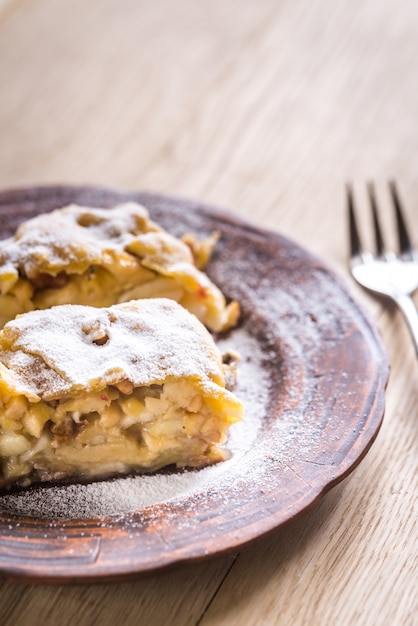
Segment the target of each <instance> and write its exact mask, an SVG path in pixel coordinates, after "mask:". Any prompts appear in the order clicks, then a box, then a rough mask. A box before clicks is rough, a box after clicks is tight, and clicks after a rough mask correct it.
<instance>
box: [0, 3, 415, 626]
mask: <svg viewBox="0 0 418 626" xmlns="http://www.w3.org/2000/svg"><path fill="white" fill-rule="evenodd" d="M417 59H418V3H417V2H415V1H414V0H411V1H410V2H404V3H399V2H396V1H395V0H370V1H368V2H366V1H361V0H319V1H318V2H308V1H307V0H292V1H289V0H258V1H257V2H253V1H251V0H241V1H239V0H200V1H198V2H196V1H194V0H141V1H140V2H138V1H137V0H101V1H99V0H89V1H88V2H85V1H83V0H55V1H52V0H0V136H1V141H0V188H2V189H5V188H9V187H17V186H22V185H28V184H40V183H45V184H48V183H61V182H63V183H77V184H78V183H93V184H95V183H97V184H105V185H110V186H117V187H123V188H132V189H148V190H156V191H160V192H168V193H172V194H176V195H182V196H187V197H191V198H199V199H201V200H202V201H205V202H208V203H213V204H215V205H219V206H220V207H225V208H228V209H230V210H232V211H234V212H236V213H237V214H238V215H241V216H243V217H248V218H251V219H252V220H253V221H255V222H257V223H258V224H261V225H263V226H265V227H268V228H271V229H275V230H279V231H281V232H282V233H284V234H286V235H288V236H290V237H291V238H292V239H294V240H296V241H297V242H298V243H300V244H302V245H304V246H306V247H308V248H309V249H310V250H312V251H313V252H315V253H317V254H319V255H320V256H321V257H323V258H325V259H326V260H327V261H328V262H329V264H330V265H332V266H333V267H334V268H335V269H336V270H337V271H338V272H339V273H340V274H341V275H342V276H343V277H345V279H346V281H347V285H348V286H349V288H350V289H351V290H352V291H353V292H354V293H355V294H356V295H357V297H358V298H359V299H361V300H362V301H363V302H364V303H365V304H366V306H369V307H370V309H371V310H372V311H373V312H374V314H375V315H376V317H377V319H378V324H379V326H380V328H381V331H382V334H383V337H384V340H385V342H386V345H387V348H388V352H389V356H390V360H391V366H392V373H391V378H390V382H389V386H388V390H387V410H386V418H385V421H384V424H383V426H382V429H381V431H380V434H379V436H378V438H377V441H376V443H375V444H374V445H373V447H372V449H371V451H370V453H369V454H368V455H367V457H366V458H365V459H364V461H363V462H362V463H361V465H360V466H359V467H358V468H357V469H356V470H355V472H354V473H353V474H352V475H351V476H350V477H349V478H348V479H346V480H345V481H344V482H343V483H342V484H340V485H339V486H337V487H336V488H335V489H333V490H332V491H331V492H330V493H329V494H328V495H327V496H326V497H325V498H324V499H323V500H322V502H321V503H320V504H319V505H318V506H317V507H316V508H315V509H314V510H313V511H311V512H310V513H309V514H307V515H306V516H304V517H303V518H302V519H300V520H299V521H297V522H296V523H295V524H293V525H291V526H289V527H287V528H286V529H284V530H282V531H280V532H278V533H275V534H273V535H271V536H269V537H266V538H263V539H261V540H260V542H259V543H258V544H255V545H254V546H252V547H250V548H248V549H246V550H243V551H242V552H241V553H239V554H237V555H232V556H228V557H224V558H220V559H216V560H214V561H209V562H206V563H201V564H199V565H198V566H194V567H193V568H190V567H184V568H182V569H180V570H178V571H175V572H170V573H165V574H161V575H155V576H153V577H150V578H149V579H141V580H136V581H133V582H129V583H123V584H122V583H120V584H112V585H91V586H76V585H69V586H66V587H60V586H56V587H54V586H45V585H41V586H20V585H13V584H8V583H5V582H3V583H0V616H1V617H0V622H1V624H2V625H3V626H20V625H27V624H32V623H34V624H35V623H39V624H41V623H42V624H44V625H49V624H62V625H65V624H74V623H76V624H78V625H79V626H86V625H89V626H90V625H96V624H100V625H102V626H107V625H113V624H115V623H118V624H124V625H125V626H130V625H133V624H135V625H137V624H144V625H145V624H146V625H147V626H148V625H150V626H154V625H155V626H159V625H166V624H167V625H180V626H183V625H184V626H188V625H199V626H220V625H221V624H222V625H223V624H228V626H234V625H237V626H238V625H242V624H245V625H246V626H251V625H257V626H258V625H270V624H272V625H273V624H277V625H282V624H283V625H286V626H287V625H288V624H292V625H293V626H300V625H305V624H306V625H308V624H309V625H310V626H316V625H318V626H323V625H328V624H329V625H337V626H339V625H343V626H345V625H351V624H353V625H356V626H357V625H363V624H364V625H368V626H375V625H380V624H381V625H386V624H391V625H392V624H393V625H399V626H404V625H405V626H412V625H415V624H418V605H417V588H418V576H417V565H418V563H417V548H418V542H417V524H416V513H417V511H416V499H417V486H418V485H417V475H418V472H417V469H418V468H417V448H418V440H417V431H418V429H417V424H418V409H417V405H418V384H417V383H418V363H417V360H416V358H415V355H414V353H413V350H412V347H411V344H410V342H409V338H408V336H407V333H406V330H405V327H404V325H403V322H402V320H401V319H400V316H399V315H398V313H396V312H395V311H393V310H389V309H384V308H383V307H382V306H381V305H380V304H379V303H377V302H375V301H372V300H371V299H369V298H368V297H367V296H366V295H365V294H363V293H362V292H361V291H360V290H359V289H358V288H357V287H356V286H355V285H354V284H353V283H352V282H351V280H350V278H349V276H348V273H347V270H346V254H347V246H346V239H347V238H346V232H345V228H346V215H345V204H344V183H345V181H346V180H348V179H349V180H353V181H354V182H355V183H356V191H357V193H358V197H359V202H360V201H361V203H362V205H363V206H364V209H363V211H364V212H366V211H365V209H366V201H365V194H364V188H363V183H364V181H365V180H368V179H370V178H374V179H375V180H376V181H377V182H378V191H379V194H380V195H379V198H380V199H381V201H382V204H383V205H385V207H386V209H387V223H388V224H389V223H390V217H389V215H388V214H389V204H388V202H387V199H386V193H385V192H386V188H385V185H384V183H385V180H386V179H387V178H392V177H394V178H396V179H397V181H398V183H399V187H400V191H401V194H402V197H403V199H404V202H405V205H406V206H407V209H408V214H409V218H410V223H411V225H412V226H413V227H414V229H415V239H416V240H417V238H418V223H417V218H418V74H417Z"/></svg>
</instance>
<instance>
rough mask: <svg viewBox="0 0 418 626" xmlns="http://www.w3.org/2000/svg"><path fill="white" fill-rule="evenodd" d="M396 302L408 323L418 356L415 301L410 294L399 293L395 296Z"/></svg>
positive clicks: (417, 321) (417, 312)
mask: <svg viewBox="0 0 418 626" xmlns="http://www.w3.org/2000/svg"><path fill="white" fill-rule="evenodd" d="M395 302H396V304H397V305H398V306H399V308H400V310H401V311H402V313H403V316H404V318H405V320H406V323H407V324H408V328H409V332H410V333H411V337H412V341H413V343H414V347H415V352H416V354H417V356H418V311H417V308H416V306H415V303H414V301H413V300H412V298H411V297H410V296H405V295H398V296H397V297H396V298H395Z"/></svg>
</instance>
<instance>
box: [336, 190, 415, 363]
mask: <svg viewBox="0 0 418 626" xmlns="http://www.w3.org/2000/svg"><path fill="white" fill-rule="evenodd" d="M367 189H368V196H369V201H370V206H371V211H372V216H373V225H374V235H375V241H376V254H372V253H371V252H369V251H366V250H364V248H363V246H362V244H361V240H360V236H359V229H358V226H357V220H356V215H355V208H354V193H353V188H352V186H351V185H347V201H348V211H349V226H350V246H351V253H350V269H351V273H352V275H353V277H354V278H355V280H356V281H357V282H358V283H359V284H360V285H361V286H362V287H365V288H366V289H368V290H369V291H371V292H372V293H373V294H375V295H378V296H386V297H387V298H390V299H391V300H392V301H393V302H394V303H395V304H396V305H397V306H398V307H399V309H400V310H401V311H402V313H403V315H404V318H405V320H406V323H407V325H408V328H409V330H410V333H411V336H412V340H413V343H414V346H415V351H416V353H417V356H418V311H417V308H416V306H415V304H414V301H413V300H412V294H413V293H414V291H415V290H416V289H417V288H418V254H417V251H416V250H415V249H414V247H413V245H412V243H411V239H410V236H409V234H408V229H407V227H406V223H405V219H404V216H403V212H402V208H401V203H400V200H399V194H398V191H397V188H396V185H395V183H394V182H390V183H389V191H390V195H391V198H392V202H393V206H394V211H395V216H396V224H397V231H398V241H399V252H398V253H397V254H396V253H394V252H388V251H386V248H385V243H384V239H383V235H382V229H381V226H380V221H379V216H378V209H377V200H376V194H375V189H374V185H373V184H372V183H369V184H368V186H367Z"/></svg>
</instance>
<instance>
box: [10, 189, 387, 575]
mask: <svg viewBox="0 0 418 626" xmlns="http://www.w3.org/2000/svg"><path fill="white" fill-rule="evenodd" d="M97 192H99V193H102V194H105V195H109V196H111V197H113V198H115V200H113V203H115V202H116V198H131V199H137V200H138V199H140V200H139V201H144V200H146V202H144V204H145V205H147V202H148V203H151V204H152V202H155V201H157V202H163V203H164V202H169V203H174V204H181V205H182V206H183V207H187V208H188V209H189V210H192V211H196V212H197V213H200V214H201V215H203V216H208V215H209V216H210V217H211V218H213V219H215V221H223V222H225V223H227V224H232V225H235V226H237V225H238V226H240V227H242V229H244V230H246V231H248V232H249V233H253V234H256V235H257V236H260V237H262V238H263V237H268V238H273V239H274V240H275V241H277V242H279V241H280V242H287V245H289V246H291V247H294V248H297V249H298V250H299V251H300V252H301V253H302V254H303V256H304V258H306V259H307V260H310V262H311V263H313V264H317V267H318V268H320V269H321V270H322V271H324V272H326V273H327V275H328V276H329V278H330V279H331V280H332V282H333V284H334V285H336V286H337V287H338V289H339V290H341V291H342V292H343V293H344V295H345V297H347V298H348V299H349V300H350V303H351V306H352V307H353V308H354V309H355V310H356V311H357V314H358V315H359V316H360V318H361V319H362V321H363V323H364V324H365V326H366V327H367V328H368V332H369V337H370V338H371V341H372V342H373V345H374V349H375V351H376V362H377V361H378V362H379V365H380V368H379V372H378V373H377V374H376V384H377V390H376V392H375V406H374V407H373V412H374V420H373V427H372V426H371V425H369V430H370V431H372V432H370V433H369V436H368V440H367V442H366V443H365V445H363V446H362V448H361V450H360V451H359V453H358V454H357V455H355V457H354V458H352V459H351V461H349V462H348V463H347V464H346V466H345V467H344V465H343V466H338V469H339V471H337V472H336V473H335V475H334V477H333V478H332V479H329V480H328V481H327V482H326V484H323V485H322V486H321V487H318V488H317V489H316V490H315V491H314V492H313V493H311V497H310V499H309V502H308V503H307V504H305V505H304V506H303V508H301V509H300V510H296V511H294V512H292V513H291V514H289V515H288V517H287V518H286V520H284V521H281V522H280V523H278V524H274V522H272V516H271V515H270V516H269V517H268V520H269V523H267V524H266V526H265V527H264V528H260V527H259V530H258V531H256V532H254V533H253V535H252V536H247V537H246V538H245V540H241V539H239V538H238V536H237V538H236V540H235V541H233V540H232V539H231V538H230V540H229V541H228V545H227V546H224V545H220V547H219V549H212V550H211V551H210V553H208V554H207V553H205V551H204V550H200V551H198V553H195V554H193V553H190V554H189V555H187V556H184V555H183V556H182V555H178V556H177V557H176V556H173V555H171V556H170V555H168V556H166V557H165V558H162V559H161V560H160V562H158V563H154V565H153V564H149V565H148V566H144V565H142V566H141V567H140V568H138V567H135V566H133V567H132V566H125V567H123V568H122V569H120V571H119V570H117V568H116V569H115V570H114V571H110V570H109V569H108V570H107V571H98V570H97V569H96V568H94V567H93V568H92V569H91V570H89V572H87V573H85V574H82V573H81V572H78V574H76V575H74V574H68V575H66V574H64V573H58V572H57V571H55V572H54V573H52V574H51V573H49V574H48V572H47V571H46V569H45V568H46V566H45V568H42V571H41V572H40V570H39V568H38V569H37V568H36V561H35V563H29V565H28V566H24V565H22V564H20V565H19V567H16V566H13V563H7V562H4V560H2V559H1V558H0V577H6V578H7V579H9V580H19V581H26V582H34V581H39V580H41V581H44V582H59V583H64V582H75V581H78V582H93V581H112V580H118V581H120V580H122V579H131V578H132V577H138V576H140V575H148V574H149V573H150V572H159V571H162V570H166V569H170V568H172V567H175V566H177V565H179V564H182V563H189V562H197V561H202V560H205V559H207V558H214V557H217V556H220V555H222V554H226V553H230V552H236V550H237V549H242V548H244V547H246V546H248V545H249V544H252V543H253V541H255V540H256V539H259V538H261V537H262V536H265V535H267V534H270V533H272V532H275V531H276V530H277V529H278V528H281V527H284V526H287V525H289V524H291V523H293V522H294V521H295V520H296V519H297V518H298V517H300V516H301V515H303V514H304V513H305V512H307V511H308V510H311V509H312V508H314V507H315V506H316V504H317V503H318V501H319V500H320V499H321V498H322V497H323V495H324V494H325V493H327V492H328V491H329V490H331V489H332V488H333V487H334V486H335V485H336V484H338V483H340V482H341V481H342V480H343V479H344V478H345V477H346V476H348V475H349V474H350V473H351V472H352V471H353V470H354V469H355V468H356V467H357V466H358V464H359V463H360V462H361V461H362V459H363V458H364V457H365V455H366V454H367V452H368V451H369V449H370V447H371V445H372V444H373V442H374V441H375V439H376V437H377V435H378V432H379V430H380V427H381V424H382V420H383V417H384V410H385V390H386V386H387V382H388V376H389V362H388V356H387V353H386V350H385V347H384V345H383V341H382V338H381V335H380V333H379V331H378V328H377V325H376V323H375V321H374V320H373V318H372V316H371V314H370V313H369V311H368V310H367V309H366V308H365V307H364V306H363V305H362V304H360V303H359V302H358V301H357V300H356V299H355V298H354V296H353V295H352V293H351V291H350V290H349V288H348V285H347V284H346V283H345V282H344V280H343V278H342V277H341V276H340V275H338V274H337V272H336V271H335V270H333V269H332V268H331V267H330V265H329V264H328V263H327V262H325V261H323V260H322V259H320V258H319V257H317V256H316V255H314V254H312V253H311V252H310V251H309V250H307V249H306V248H304V247H303V246H301V245H299V244H298V243H296V242H294V241H292V240H291V239H290V238H288V237H286V236H284V235H282V234H280V233H278V232H275V231H272V230H268V229H265V228H263V227H260V226H258V225H256V224H255V223H252V222H251V221H250V220H248V219H246V218H241V217H240V216H238V215H235V214H234V213H233V212H231V211H229V210H224V209H222V208H219V207H216V206H210V205H209V204H206V203H202V202H200V201H195V200H192V199H189V198H182V197H180V196H174V195H171V194H165V193H158V192H153V191H139V190H138V191H132V190H123V189H118V188H112V187H105V186H97V185H40V186H36V187H29V186H28V187H20V188H12V189H7V190H2V191H1V190H0V212H1V211H2V207H3V206H5V205H7V204H8V205H10V204H13V203H15V204H18V203H21V202H22V199H24V200H23V201H24V202H25V203H28V204H30V203H34V202H35V203H36V202H37V201H39V199H40V197H41V198H44V199H49V198H53V199H55V198H56V197H57V195H58V196H59V195H60V194H62V193H64V195H65V194H67V195H75V196H80V195H81V196H83V194H84V195H85V196H89V194H95V193H97ZM75 201H76V200H75ZM61 206H62V205H61ZM40 212H41V211H40ZM151 217H152V212H151ZM273 517H274V516H273ZM22 521H24V522H25V523H27V522H28V520H22ZM32 521H33V520H29V524H31V523H32ZM78 521H79V520H76V522H75V525H71V524H68V523H67V522H65V523H64V524H62V525H63V527H64V528H65V529H66V530H68V529H70V528H71V527H75V528H77V527H78V524H77V522H78ZM9 522H10V518H7V519H6V520H5V518H4V516H3V515H2V514H0V529H1V528H3V530H4V529H5V527H6V525H7V524H9ZM60 523H62V522H60ZM84 527H85V526H84V525H83V528H84ZM94 528H97V527H94V526H93V527H92V529H93V530H94ZM93 530H92V532H91V536H97V534H98V535H99V537H100V538H101V537H102V535H101V533H100V530H99V531H98V533H97V532H96V533H94V532H93ZM38 540H39V541H40V542H41V543H42V538H41V537H38ZM1 542H2V536H1V534H0V549H1ZM220 543H222V542H220ZM100 544H101V541H100V540H99V548H98V549H99V550H100V549H101V546H100ZM92 549H93V548H92ZM0 556H1V555H0Z"/></svg>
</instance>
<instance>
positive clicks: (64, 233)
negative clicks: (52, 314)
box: [0, 203, 239, 332]
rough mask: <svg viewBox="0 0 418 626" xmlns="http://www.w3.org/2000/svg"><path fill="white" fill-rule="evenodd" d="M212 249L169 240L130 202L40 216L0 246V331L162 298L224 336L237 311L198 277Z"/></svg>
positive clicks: (190, 238)
mask: <svg viewBox="0 0 418 626" xmlns="http://www.w3.org/2000/svg"><path fill="white" fill-rule="evenodd" d="M215 243H216V237H209V238H208V239H206V240H203V241H201V242H199V241H197V240H196V239H195V238H194V237H193V236H190V235H187V236H185V237H184V240H182V239H178V238H176V237H174V236H172V235H170V234H169V233H167V232H166V231H165V230H163V229H162V228H161V227H160V226H158V225H157V224H156V223H155V222H153V221H152V220H150V218H149V215H148V212H147V210H146V209H145V208H144V207H142V206H140V205H138V204H136V203H126V204H123V205H119V206H116V207H114V208H112V209H96V208H89V207H80V206H77V205H70V206H68V207H64V208H62V209H56V210H54V211H52V212H50V213H45V214H42V215H39V216H37V217H35V218H32V219H30V220H28V221H27V222H25V223H23V224H21V225H20V226H19V227H18V229H17V231H16V233H15V236H14V237H11V238H9V239H6V240H4V241H0V325H3V324H4V323H5V322H6V321H8V320H9V319H12V318H13V317H15V316H16V315H17V314H19V313H23V312H27V311H29V310H33V309H38V308H39V309H45V308H48V307H51V306H55V305H58V304H87V305H91V306H110V305H112V304H115V303H117V302H126V301H129V300H132V299H137V298H153V297H168V298H171V299H173V300H176V301H177V302H179V303H181V304H182V305H183V306H185V307H186V308H187V309H188V310H190V311H191V312H192V313H194V314H195V315H196V316H197V317H198V318H199V319H200V320H201V321H202V322H203V323H204V324H205V325H206V326H208V327H209V328H210V329H211V330H213V331H216V332H217V331H221V330H225V329H226V328H229V327H231V326H233V325H234V324H235V323H236V321H237V319H238V316H239V307H238V304H237V303H236V302H231V303H229V304H228V303H227V302H226V299H225V297H224V295H223V294H222V292H221V291H220V289H219V288H218V287H217V286H216V285H215V284H214V283H213V282H212V281H211V280H210V279H209V278H208V276H207V275H206V274H205V273H204V272H203V271H202V266H203V265H204V264H205V263H206V262H207V261H208V259H209V257H210V254H211V251H212V248H213V246H214V245H215Z"/></svg>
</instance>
